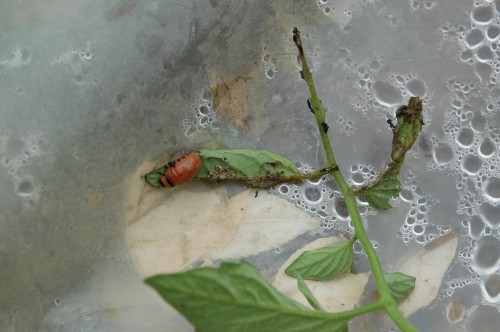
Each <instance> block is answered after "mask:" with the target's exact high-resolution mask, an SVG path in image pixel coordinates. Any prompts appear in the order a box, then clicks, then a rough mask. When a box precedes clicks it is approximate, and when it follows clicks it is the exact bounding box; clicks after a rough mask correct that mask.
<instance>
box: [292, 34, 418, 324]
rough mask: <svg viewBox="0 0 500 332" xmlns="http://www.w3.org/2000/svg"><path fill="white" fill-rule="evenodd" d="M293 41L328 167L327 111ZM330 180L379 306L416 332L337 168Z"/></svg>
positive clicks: (298, 41)
mask: <svg viewBox="0 0 500 332" xmlns="http://www.w3.org/2000/svg"><path fill="white" fill-rule="evenodd" d="M293 41H294V42H295V45H296V46H297V49H298V50H299V56H300V61H301V62H302V70H301V72H300V73H301V75H302V78H303V79H304V80H305V81H306V82H307V86H308V87H309V92H310V94H311V100H310V104H311V110H312V111H313V112H314V115H315V116H316V122H317V124H318V128H319V132H320V136H321V141H322V142H323V147H324V150H325V154H326V160H327V162H328V164H329V165H337V162H336V161H335V156H334V153H333V148H332V145H331V143H330V138H329V137H328V135H327V132H326V130H325V129H326V128H327V126H325V123H326V122H325V118H326V110H325V109H324V107H323V105H322V104H321V101H320V100H319V98H318V93H317V92H316V87H315V85H314V80H313V77H312V74H311V71H310V70H309V66H308V64H307V59H306V57H305V55H304V50H303V48H302V40H301V38H300V32H299V30H298V29H297V28H294V30H293ZM331 175H332V177H333V178H334V179H335V181H336V182H337V184H338V186H339V188H340V190H341V191H342V194H343V195H344V199H345V203H346V205H347V210H348V212H349V215H350V216H351V220H352V223H353V225H354V229H355V231H356V236H357V238H358V239H359V241H360V242H361V245H362V246H363V248H364V249H365V252H366V255H367V256H368V260H369V261H370V265H371V267H372V270H373V276H374V278H375V282H376V284H377V289H378V293H379V300H378V301H380V303H381V305H382V306H383V308H384V310H385V311H386V312H387V314H388V315H389V316H390V317H391V318H392V320H393V321H394V322H395V323H396V325H398V327H399V328H400V329H401V330H403V331H407V332H409V331H417V330H416V329H415V327H413V326H412V325H411V323H410V322H409V321H408V320H407V319H406V318H405V317H404V316H403V315H402V314H401V312H400V311H399V310H398V307H397V305H396V302H395V301H394V299H393V298H392V296H391V294H390V291H389V287H388V286H387V284H386V282H385V278H384V271H383V270H382V266H381V265H380V261H379V259H378V256H377V253H376V251H375V249H374V248H373V246H372V244H371V242H370V238H369V237H368V234H367V233H366V230H365V227H364V225H363V220H362V218H361V214H360V212H359V208H358V204H357V202H356V195H355V193H354V192H353V191H352V189H351V188H350V187H349V185H348V184H347V182H346V180H345V178H344V176H343V175H342V172H341V171H340V169H336V170H334V171H332V172H331Z"/></svg>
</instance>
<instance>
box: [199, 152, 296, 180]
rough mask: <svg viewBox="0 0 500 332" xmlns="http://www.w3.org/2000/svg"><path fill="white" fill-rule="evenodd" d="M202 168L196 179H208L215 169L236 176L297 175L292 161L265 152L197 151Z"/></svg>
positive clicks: (276, 154)
mask: <svg viewBox="0 0 500 332" xmlns="http://www.w3.org/2000/svg"><path fill="white" fill-rule="evenodd" d="M199 153H200V157H201V159H202V166H201V169H200V171H199V172H198V178H200V179H203V178H206V177H209V175H210V172H211V171H213V170H214V169H215V168H216V167H219V168H223V169H226V170H230V171H232V172H234V173H235V175H236V176H265V175H268V174H269V173H278V174H280V175H283V176H293V175H296V174H298V173H299V170H298V169H297V166H296V165H295V163H294V162H293V161H291V160H290V159H288V158H285V157H284V156H282V155H280V154H278V153H274V152H271V151H267V150H248V149H222V150H209V149H201V150H200V151H199Z"/></svg>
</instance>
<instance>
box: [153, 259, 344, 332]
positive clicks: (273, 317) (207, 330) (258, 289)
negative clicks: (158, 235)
mask: <svg viewBox="0 0 500 332" xmlns="http://www.w3.org/2000/svg"><path fill="white" fill-rule="evenodd" d="M146 283H147V284H148V285H150V286H152V287H153V288H154V289H156V290H157V291H158V293H160V295H161V296H162V297H163V298H164V299H165V300H166V301H167V302H168V303H170V304H171V305H172V306H173V307H174V308H175V309H177V310H178V311H179V312H180V313H181V314H182V315H184V316H185V317H186V318H187V319H188V320H189V321H190V322H191V323H192V324H193V325H194V326H195V328H196V331H199V332H226V331H235V332H241V331H248V332H251V331H256V332H260V331H269V332H270V331H290V332H302V331H304V332H305V331H315V332H322V331H325V332H327V331H347V320H345V319H339V318H338V316H339V315H338V314H334V313H325V312H320V311H314V310H311V309H309V308H307V307H305V306H303V305H301V304H300V303H298V302H295V301H293V300H292V299H290V298H288V297H286V296H285V295H283V294H281V293H280V292H279V291H278V290H277V289H275V288H274V287H273V286H272V285H271V284H269V283H268V282H267V281H266V280H265V279H264V278H263V277H262V276H261V275H260V273H259V271H258V270H257V269H256V268H255V267H254V266H253V265H251V264H249V263H247V262H245V261H241V262H240V263H223V264H222V265H221V266H220V267H219V268H211V267H203V268H198V269H193V270H190V271H187V272H182V273H175V274H164V275H158V276H154V277H151V278H148V279H146Z"/></svg>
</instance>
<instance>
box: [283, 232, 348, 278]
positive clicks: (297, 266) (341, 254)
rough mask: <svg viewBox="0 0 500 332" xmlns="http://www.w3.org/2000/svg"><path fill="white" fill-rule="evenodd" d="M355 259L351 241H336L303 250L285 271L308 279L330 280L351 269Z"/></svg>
mask: <svg viewBox="0 0 500 332" xmlns="http://www.w3.org/2000/svg"><path fill="white" fill-rule="evenodd" d="M353 260H354V250H353V248H352V244H351V243H350V242H349V241H342V242H336V243H334V244H332V245H329V246H327V247H324V248H320V249H316V250H312V251H305V252H303V253H302V254H301V255H300V256H299V257H298V258H297V259H296V260H294V261H293V263H292V264H290V266H289V267H287V269H286V271H285V272H286V273H287V274H288V275H290V276H292V277H294V276H296V275H297V274H300V275H301V276H302V278H304V279H306V280H330V279H334V278H336V277H338V276H339V275H341V274H343V273H345V272H346V271H347V270H349V268H350V267H351V265H352V262H353Z"/></svg>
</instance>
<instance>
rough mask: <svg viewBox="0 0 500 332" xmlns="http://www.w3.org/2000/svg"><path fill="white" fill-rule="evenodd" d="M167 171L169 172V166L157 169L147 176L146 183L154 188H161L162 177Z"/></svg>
mask: <svg viewBox="0 0 500 332" xmlns="http://www.w3.org/2000/svg"><path fill="white" fill-rule="evenodd" d="M166 170H167V166H162V167H160V168H157V169H155V170H154V171H152V172H149V173H148V174H146V176H145V178H146V181H147V182H148V183H149V184H150V185H152V186H155V187H159V186H160V175H161V174H163V173H165V171H166Z"/></svg>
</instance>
